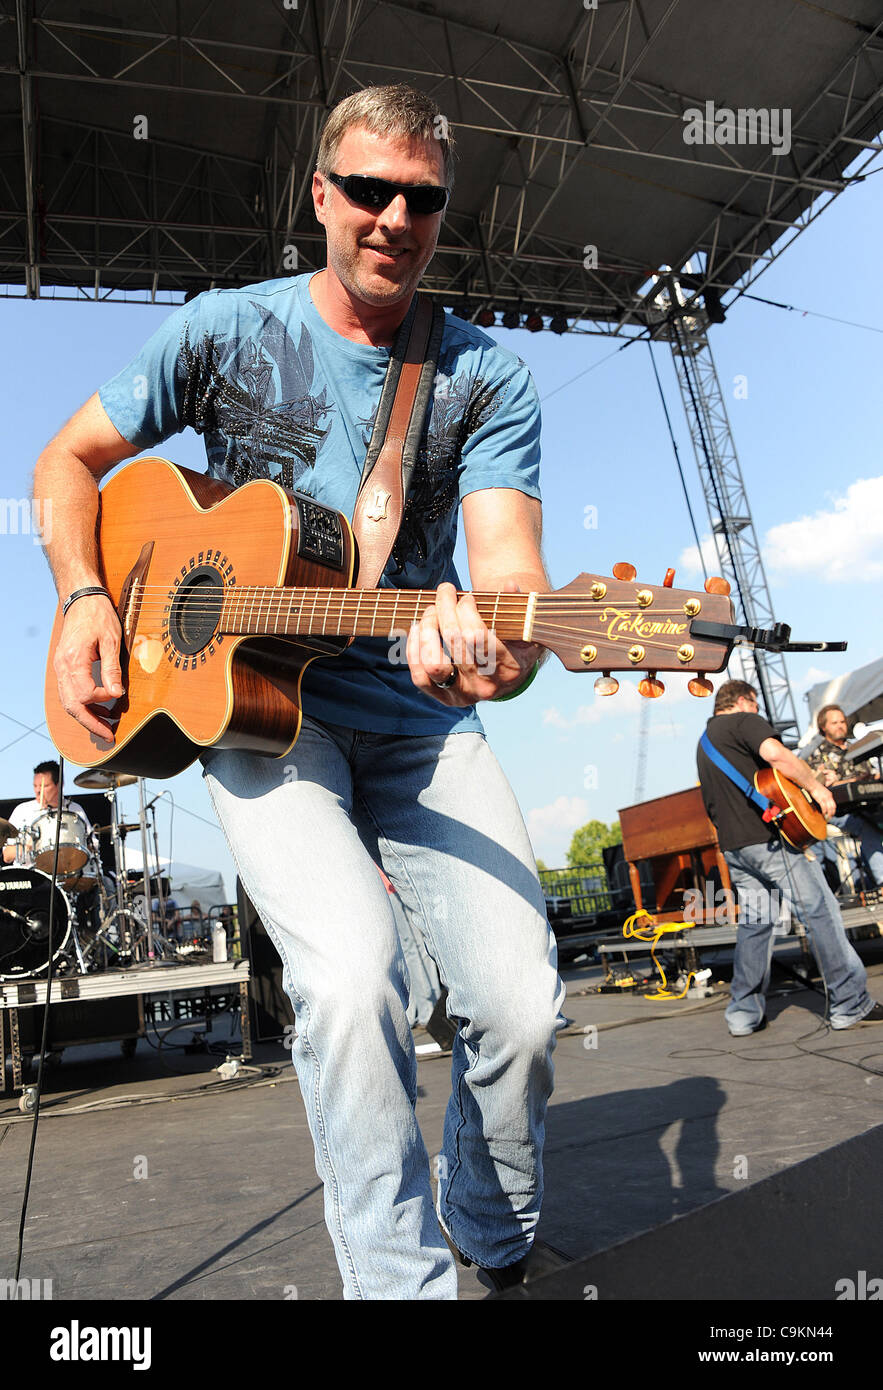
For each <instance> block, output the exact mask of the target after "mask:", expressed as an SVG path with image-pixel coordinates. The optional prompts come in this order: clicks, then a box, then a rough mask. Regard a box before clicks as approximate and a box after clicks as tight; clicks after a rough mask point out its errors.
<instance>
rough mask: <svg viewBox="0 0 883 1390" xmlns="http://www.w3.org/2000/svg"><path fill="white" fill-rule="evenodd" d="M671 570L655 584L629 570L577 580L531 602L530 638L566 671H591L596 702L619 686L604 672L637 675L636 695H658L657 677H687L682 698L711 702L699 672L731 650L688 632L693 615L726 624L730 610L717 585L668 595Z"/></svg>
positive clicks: (723, 586)
mask: <svg viewBox="0 0 883 1390" xmlns="http://www.w3.org/2000/svg"><path fill="white" fill-rule="evenodd" d="M673 583H674V570H671V569H670V570H668V571H667V573H666V576H665V580H664V581H663V583H662V584H657V585H654V584H645V583H642V582H641V581H639V580H638V578H637V571H636V570H635V567H634V565H629V564H625V563H621V564H616V565H614V566H613V574H612V576H609V577H608V576H605V575H596V574H580V575H578V576H577V578H576V579H574V580H573V581H572V582H571V583H570V584H568V585H567V586H566V587H565V588H563V589H557V590H556V591H555V592H554V593H552V594H541V595H539V597H538V598H537V605H536V611H535V614H534V620H533V624H532V627H531V638H532V640H533V641H535V642H539V643H541V644H542V645H543V646H544V647H548V648H549V649H550V651H553V652H554V653H555V655H556V656H557V657H558V658H559V660H560V661H561V662H562V664H563V665H564V666H565V667H566V668H567V670H568V671H597V672H600V673H601V675H600V676H599V679H598V680H597V681H596V682H595V689H596V691H597V693H598V694H599V695H614V694H615V693H616V691H617V690H618V688H619V682H618V681H617V680H616V679H615V678H614V677H613V676H611V675H610V672H611V671H641V672H643V673H644V677H643V679H642V680H641V681H640V683H639V685H638V689H639V691H640V693H641V694H642V695H644V696H646V697H647V698H648V699H656V698H657V697H658V696H660V695H662V694H663V692H664V690H665V686H664V685H663V683H662V681H660V680H659V679H658V677H657V672H658V671H694V672H697V673H698V674H697V675H696V676H695V677H694V678H693V679H692V680H691V681H690V682H689V689H690V693H691V694H693V695H698V696H704V695H710V694H711V689H712V687H711V682H710V681H708V680H707V679H706V676H705V673H706V672H707V671H721V670H723V668H724V667H725V666H726V664H727V661H728V660H729V656H730V651H731V650H732V645H733V644H732V642H728V641H726V640H723V639H720V638H710V637H696V636H694V635H692V633H691V631H690V625H691V623H692V621H693V619H694V618H698V617H699V616H700V615H701V616H702V618H704V619H705V620H706V621H708V622H716V623H725V624H731V623H732V622H733V605H732V603H731V601H730V599H729V597H728V595H729V592H730V586H729V584H728V583H727V581H726V580H725V579H719V578H713V579H707V580H706V582H705V589H704V590H698V591H697V590H694V589H675V588H674V587H673Z"/></svg>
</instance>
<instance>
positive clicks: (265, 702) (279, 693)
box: [45, 458, 733, 777]
mask: <svg viewBox="0 0 883 1390" xmlns="http://www.w3.org/2000/svg"><path fill="white" fill-rule="evenodd" d="M99 499H100V510H99V524H98V548H99V556H100V566H101V574H102V579H103V583H104V585H105V587H106V588H107V590H108V592H109V593H110V595H111V598H112V601H113V603H114V605H115V606H116V609H117V613H118V616H119V619H120V625H121V627H122V652H121V659H122V669H123V687H124V694H123V696H122V697H121V698H120V699H118V700H115V701H111V702H108V703H107V704H104V705H101V706H100V707H96V709H97V711H98V712H99V713H100V714H101V715H102V717H104V718H106V719H107V722H108V723H109V724H110V726H111V727H112V728H113V730H114V741H113V742H112V743H111V742H107V741H105V740H103V739H100V738H98V737H97V736H96V735H94V734H92V733H89V732H88V730H86V729H84V728H83V727H82V725H81V724H79V723H78V722H77V721H76V720H75V719H73V717H72V716H70V715H69V714H67V712H66V711H65V710H64V708H63V706H62V705H61V702H60V700H59V698H58V690H57V685H56V677H55V672H54V668H53V656H54V653H55V649H56V646H57V644H58V641H59V637H60V633H61V623H62V618H61V610H60V608H59V610H58V612H57V614H56V618H55V624H54V626H53V629H52V638H51V643H50V649H49V661H48V665H47V672H46V689H45V697H46V719H47V723H48V726H49V732H50V735H51V737H52V741H53V742H54V744H55V745H56V747H57V748H58V750H59V751H60V752H61V753H62V754H63V755H64V756H65V757H66V758H67V759H69V761H71V762H73V763H77V764H79V765H80V766H82V767H103V768H106V769H107V770H108V771H113V772H127V773H135V774H137V775H139V776H148V775H149V776H155V777H169V776H173V775H174V774H175V773H178V772H181V771H183V769H184V768H185V767H188V766H189V765H190V764H191V763H192V762H194V761H195V759H196V758H197V757H198V756H199V754H200V752H201V751H202V750H203V749H205V748H208V747H211V746H215V745H217V746H220V747H224V748H244V749H249V750H252V751H254V752H257V753H264V754H268V755H271V756H276V757H281V756H284V755H285V754H286V753H287V752H288V751H289V750H290V749H291V748H292V746H293V745H294V743H295V741H296V739H297V736H298V733H299V731H300V724H301V708H300V686H301V680H302V677H303V673H304V670H305V669H306V667H307V666H308V665H309V663H310V662H311V661H314V660H316V659H317V658H319V657H329V656H335V655H339V654H340V652H342V651H343V650H344V649H345V648H346V647H347V646H348V645H349V643H350V642H351V641H352V640H353V638H355V637H359V636H370V637H386V638H389V639H392V638H395V637H399V638H400V637H401V635H402V633H403V632H407V630H408V627H409V626H410V624H411V623H412V622H413V621H415V620H418V619H419V618H420V617H421V616H422V615H423V613H424V612H425V611H426V609H427V607H429V606H430V605H431V604H432V603H433V602H434V601H435V590H425V591H424V590H414V589H397V588H379V589H359V588H357V587H353V581H354V575H355V573H356V566H357V554H356V545H355V540H354V537H353V534H352V530H351V529H350V525H349V522H348V521H347V519H346V517H345V516H343V515H342V513H340V512H337V511H334V510H333V509H332V508H330V507H326V506H323V505H322V504H320V503H318V502H316V501H315V500H314V499H313V498H311V497H307V496H305V495H303V494H300V493H296V492H289V491H287V490H286V489H284V488H282V487H280V486H279V485H278V484H277V483H274V482H270V481H268V480H264V479H261V480H257V481H254V482H250V483H246V484H245V485H244V486H243V487H240V488H237V489H232V488H230V487H229V486H228V485H227V484H225V483H222V482H220V481H218V480H217V479H213V478H209V477H207V476H206V475H205V474H200V473H194V472H191V471H190V470H188V469H184V468H178V467H176V466H175V465H174V464H171V463H168V462H167V461H166V460H165V459H160V458H145V459H139V460H136V461H135V462H133V463H131V464H129V465H128V466H127V467H125V468H123V469H121V470H120V471H119V472H118V473H116V474H115V475H114V476H113V477H111V478H110V479H109V480H108V482H107V483H106V484H105V486H104V487H103V488H102V490H101V492H100V494H99ZM673 578H674V571H672V570H669V571H668V574H667V575H666V582H665V583H664V584H663V585H659V586H655V587H654V586H652V585H648V584H644V583H639V582H638V581H637V579H636V572H635V569H634V566H632V565H626V564H618V565H615V566H614V567H613V575H612V576H611V577H603V576H598V575H590V574H581V575H579V576H578V578H576V579H575V580H573V582H572V583H571V584H568V585H567V586H566V587H565V588H563V589H559V590H558V591H557V592H555V593H551V594H539V593H530V594H507V593H476V594H475V595H474V598H475V601H476V604H477V606H478V611H479V613H480V614H481V617H482V619H483V620H484V622H485V623H486V624H487V626H488V627H489V628H490V629H491V630H492V631H493V632H495V633H496V634H498V635H499V637H500V639H501V640H502V641H504V642H505V641H511V640H523V641H530V642H536V643H538V644H541V645H542V646H544V647H548V648H549V649H550V650H552V651H553V652H554V653H555V654H556V656H557V657H558V658H559V659H560V660H561V662H562V663H563V664H564V666H565V667H566V668H567V670H570V671H594V672H596V673H600V675H599V679H598V680H597V681H596V689H597V690H598V693H599V694H613V693H615V691H616V689H617V687H618V682H617V681H616V680H615V678H613V677H612V676H611V674H610V673H611V671H613V670H620V671H621V670H638V671H642V672H643V673H645V674H644V678H643V679H642V681H641V682H640V685H639V689H640V690H641V693H642V694H644V695H646V696H648V697H650V698H655V697H656V696H658V695H661V694H662V693H663V690H664V686H663V684H662V682H661V681H660V680H659V678H658V674H657V673H658V672H659V671H668V670H675V671H690V672H696V673H697V674H696V676H695V677H694V678H693V679H691V681H690V682H689V685H690V689H691V692H692V693H693V694H695V695H699V696H703V695H707V694H710V692H711V688H712V687H711V682H710V681H708V680H707V678H706V675H705V673H706V672H708V671H712V672H713V671H720V670H721V669H722V668H723V667H724V666H725V665H726V663H727V660H728V659H729V655H730V650H731V648H732V645H733V644H732V641H728V640H726V639H724V638H721V637H711V638H710V637H705V638H702V637H695V636H693V635H692V634H691V631H690V628H691V622H692V620H693V618H695V617H696V616H697V615H698V614H700V613H701V615H702V619H703V620H707V621H710V622H712V623H717V624H731V623H732V621H733V606H732V604H731V602H730V600H729V599H728V598H727V594H728V592H729V586H728V585H727V583H726V581H725V580H723V579H710V580H708V581H707V582H706V583H707V591H703V592H699V593H696V592H693V591H692V590H685V589H675V588H673V587H671V586H672V581H673ZM96 683H99V677H98V674H97V663H96Z"/></svg>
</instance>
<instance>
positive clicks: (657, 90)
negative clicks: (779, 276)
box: [0, 0, 883, 334]
mask: <svg viewBox="0 0 883 1390" xmlns="http://www.w3.org/2000/svg"><path fill="white" fill-rule="evenodd" d="M754 31H756V33H755V32H754ZM401 80H406V81H412V82H414V83H415V84H416V85H418V86H420V87H422V88H423V89H424V90H426V91H428V92H429V93H430V94H432V95H433V96H434V97H435V99H436V101H437V102H438V104H439V107H440V109H441V110H442V111H443V112H445V114H446V118H448V119H449V120H450V123H451V125H452V127H453V130H454V132H455V134H456V138H457V143H458V153H459V161H458V173H457V183H456V187H455V190H454V195H453V199H452V203H451V206H450V211H449V215H448V218H447V221H446V223H445V225H444V226H443V228H442V234H441V237H440V242H439V250H438V253H437V255H436V258H435V260H434V262H433V264H432V265H431V267H430V269H429V272H428V274H427V277H426V287H427V288H428V289H429V290H430V292H432V293H433V294H436V295H438V296H439V297H441V298H442V299H443V300H444V301H445V302H447V303H450V304H451V305H453V306H457V307H459V308H460V309H461V310H462V311H463V312H465V313H467V314H469V313H474V312H476V311H477V310H478V309H479V308H481V307H482V306H486V305H493V306H494V307H498V308H507V307H514V308H518V309H520V310H529V309H532V308H539V309H540V310H541V311H543V312H545V313H547V314H549V313H552V312H554V311H557V312H559V313H563V314H565V315H567V317H568V319H569V320H570V321H571V325H572V327H573V328H574V329H576V331H586V332H601V333H608V334H616V333H623V334H633V333H636V332H641V331H645V332H646V331H650V325H651V319H652V316H648V315H647V314H646V300H645V298H644V296H645V287H646V286H647V283H648V280H649V278H650V276H651V275H652V274H653V273H654V272H655V271H656V270H658V269H659V267H661V266H663V265H665V266H670V267H671V268H672V269H674V270H675V271H681V270H683V269H684V268H685V266H686V265H687V262H690V269H691V271H692V274H693V276H694V277H695V280H694V281H691V292H692V293H694V294H695V296H696V297H697V299H701V297H702V296H703V295H704V292H705V290H706V289H708V288H711V289H712V290H716V291H717V292H718V294H725V295H728V296H729V295H730V294H731V293H732V291H733V290H736V291H738V290H740V289H745V288H747V286H748V285H750V284H752V283H753V282H754V280H755V279H756V278H757V276H758V275H760V274H761V273H762V272H763V270H764V269H765V268H766V267H767V266H768V265H769V264H771V263H772V262H773V261H774V260H775V259H776V258H777V256H778V255H780V254H781V252H782V250H783V249H784V247H785V246H786V245H788V244H790V242H791V241H793V239H794V237H795V236H798V235H800V233H801V232H802V231H803V230H804V229H805V228H806V227H807V226H809V225H810V224H811V222H812V221H813V220H814V218H815V217H816V216H818V213H819V211H821V210H822V209H823V208H824V207H825V206H827V205H828V203H829V202H830V201H831V199H832V198H834V197H837V196H838V195H839V194H840V193H841V192H842V191H843V190H844V188H845V187H847V186H848V185H849V183H850V182H851V181H853V180H855V179H857V178H860V177H862V176H863V175H865V174H866V173H867V172H868V170H869V168H870V167H872V166H875V164H876V163H877V162H879V158H880V153H881V150H883V142H881V140H880V139H879V132H880V128H881V126H883V7H881V5H880V3H879V0H827V3H826V5H824V6H820V5H819V6H815V5H814V6H808V5H805V4H803V3H802V0H745V3H743V4H742V5H740V6H733V5H731V4H730V3H729V0H705V3H704V4H703V6H702V16H701V20H700V19H699V18H698V17H697V13H696V8H695V6H691V5H690V4H688V3H687V0H598V4H597V6H596V7H595V8H588V9H587V8H585V6H581V5H577V4H575V3H574V0H546V3H545V4H544V5H543V6H542V7H538V6H530V5H526V4H519V3H517V0H508V3H504V0H486V3H485V6H484V7H483V10H482V15H481V22H476V19H475V15H474V6H470V5H468V4H466V3H465V0H438V2H437V3H435V4H426V3H418V0H413V3H409V2H408V0H383V2H382V3H381V0H327V2H323V0H301V3H299V4H298V5H297V7H296V8H295V7H294V6H293V5H291V6H289V4H287V3H285V0H276V3H275V4H267V5H263V6H259V7H239V6H235V7H234V6H216V5H203V6H196V5H193V6H190V7H186V13H185V7H182V6H180V5H176V4H175V3H174V2H173V0H151V3H150V4H149V5H148V6H147V8H146V9H145V7H144V6H143V5H142V4H138V5H136V4H135V3H134V0H115V3H114V4H113V5H112V6H111V5H110V4H109V3H107V0H92V5H91V8H88V9H87V8H85V7H84V6H82V5H80V4H75V3H73V0H3V11H2V13H0V188H2V189H3V194H4V196H3V204H4V206H3V209H2V212H0V279H2V280H3V281H5V282H6V283H7V284H8V285H9V286H10V289H9V291H8V292H9V293H14V294H27V295H29V296H31V297H36V296H38V295H46V294H54V295H62V296H64V295H69V296H77V297H80V296H84V297H95V298H99V299H101V298H105V299H106V298H110V299H113V298H126V297H137V298H145V299H149V300H159V301H163V302H174V301H176V300H179V299H180V298H181V296H182V294H192V293H195V292H197V291H198V290H200V289H205V288H209V287H210V286H213V285H228V284H230V285H235V284H248V283H252V282H255V281H259V280H262V279H268V278H272V277H273V276H275V275H279V274H285V273H291V270H292V269H311V268H314V267H317V266H319V265H321V264H322V256H323V249H324V239H323V235H322V233H321V229H320V228H319V227H318V225H317V224H316V222H315V219H314V217H313V213H312V206H311V201H310V186H311V178H312V170H313V168H314V166H315V158H316V152H317V149H318V139H319V133H320V129H321V125H322V122H323V120H324V117H325V114H326V112H327V111H328V110H329V109H330V107H331V106H333V105H334V103H335V101H336V100H338V99H339V98H340V97H341V96H343V95H345V94H346V93H347V92H348V91H351V90H354V89H355V88H356V87H359V86H363V85H367V84H368V83H371V82H395V81H401ZM773 98H777V99H780V100H781V106H782V109H783V110H784V109H786V107H787V110H788V112H789V119H790V148H789V149H788V150H787V151H783V153H781V154H780V155H776V154H774V153H773V152H772V149H771V147H770V145H769V144H767V145H766V146H762V145H759V144H758V143H742V144H738V145H736V144H729V145H728V144H703V145H691V144H688V143H686V142H685V139H684V129H685V112H688V111H689V110H691V109H698V110H703V109H704V106H705V103H706V102H709V101H711V102H712V106H713V107H715V108H717V109H720V108H731V109H732V110H734V111H741V110H748V111H749V112H753V111H760V110H765V109H769V110H770V111H772V110H773V108H774V105H775V102H773V101H772V99H773ZM764 100H766V102H767V103H772V104H771V105H770V106H769V108H767V107H764ZM139 120H140V121H141V122H142V123H143V125H144V138H139V136H138V122H139ZM847 169H849V170H850V172H849V176H847V173H846V171H847ZM591 249H594V250H595V251H596V258H597V264H594V263H593V257H592V256H591V255H589V254H588V253H589V251H590V250H591ZM292 250H293V251H294V253H295V259H296V265H295V266H292V264H291V257H292ZM651 293H652V291H651Z"/></svg>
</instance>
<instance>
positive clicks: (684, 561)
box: [678, 536, 721, 574]
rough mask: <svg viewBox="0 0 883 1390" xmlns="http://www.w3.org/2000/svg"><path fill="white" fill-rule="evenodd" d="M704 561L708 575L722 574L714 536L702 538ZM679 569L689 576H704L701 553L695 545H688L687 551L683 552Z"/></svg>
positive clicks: (679, 561)
mask: <svg viewBox="0 0 883 1390" xmlns="http://www.w3.org/2000/svg"><path fill="white" fill-rule="evenodd" d="M702 559H703V560H704V561H705V573H706V574H719V573H720V567H721V564H720V560H719V559H718V557H717V549H716V547H715V544H714V539H713V537H712V536H703V537H702ZM678 569H682V570H686V571H687V573H688V574H702V572H703V571H702V565H701V564H700V562H699V551H698V549H697V548H696V546H695V545H688V546H687V548H686V550H682V551H681V555H680V559H679V560H678Z"/></svg>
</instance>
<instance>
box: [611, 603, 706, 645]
mask: <svg viewBox="0 0 883 1390" xmlns="http://www.w3.org/2000/svg"><path fill="white" fill-rule="evenodd" d="M598 621H599V623H601V624H602V625H606V627H607V637H608V640H609V641H611V642H618V641H619V639H620V637H644V638H650V637H679V636H680V634H681V633H682V632H686V631H687V624H686V623H673V622H672V620H671V618H657V619H653V618H645V617H644V616H643V614H641V613H628V612H626V610H625V609H624V608H609V607H608V608H602V609H599V611H598Z"/></svg>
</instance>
